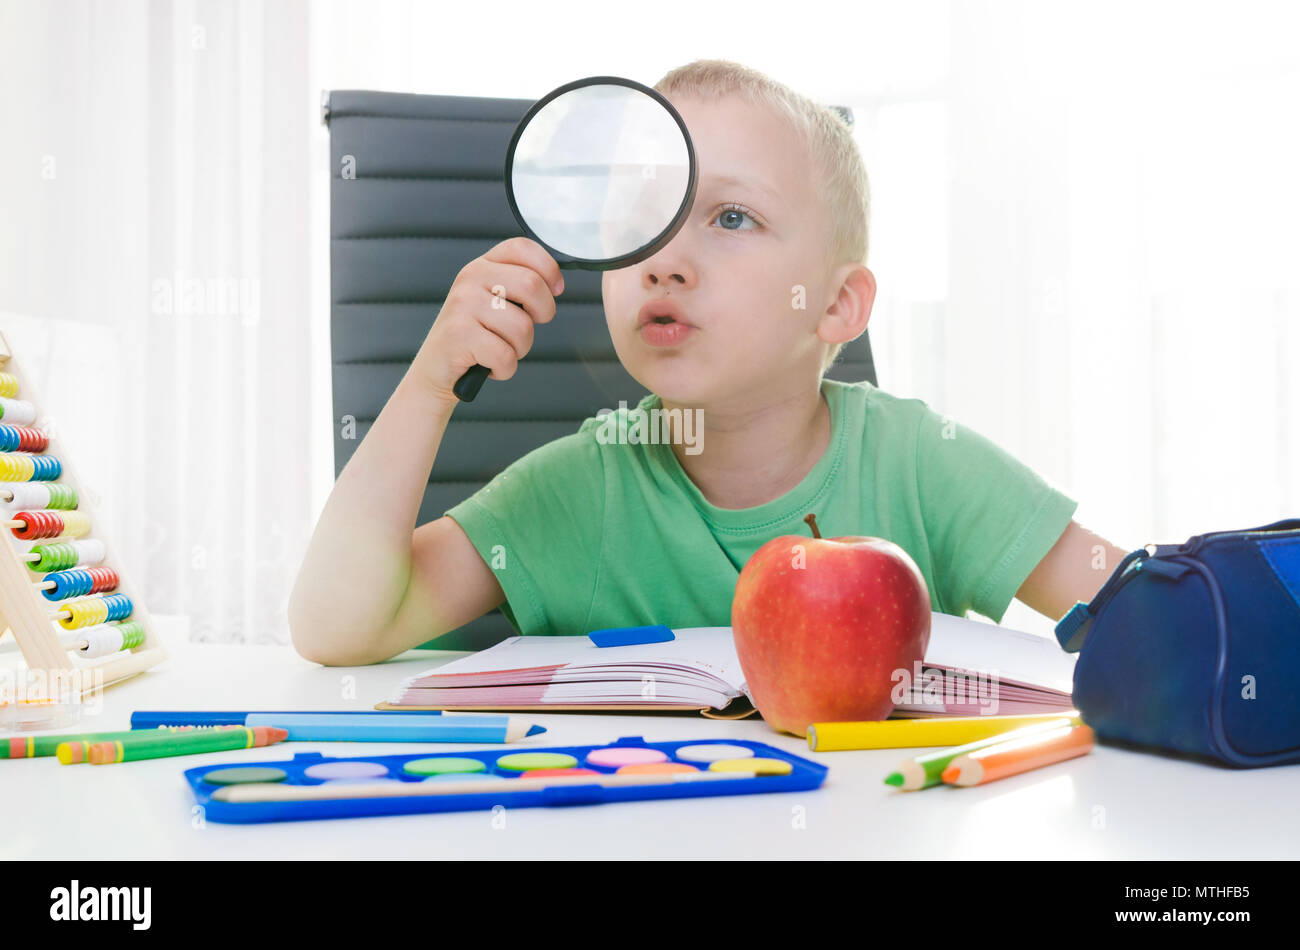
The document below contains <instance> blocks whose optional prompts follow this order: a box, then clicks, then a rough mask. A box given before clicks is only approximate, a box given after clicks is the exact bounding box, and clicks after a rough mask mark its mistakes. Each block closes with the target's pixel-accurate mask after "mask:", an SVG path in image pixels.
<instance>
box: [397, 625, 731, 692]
mask: <svg viewBox="0 0 1300 950" xmlns="http://www.w3.org/2000/svg"><path fill="white" fill-rule="evenodd" d="M673 635H674V637H675V639H673V640H670V641H668V642H666V643H644V644H636V645H633V646H623V647H598V646H596V645H595V644H594V643H592V642H591V640H590V639H589V638H587V637H574V636H564V637H539V636H531V637H510V638H509V639H507V640H503V641H502V642H501V643H498V644H496V645H495V646H492V647H489V648H488V649H486V650H480V651H479V652H478V653H472V654H470V655H469V656H466V657H462V658H461V659H459V660H453V661H452V662H450V663H447V664H445V665H444V666H439V667H435V668H434V669H431V670H426V671H425V672H423V673H420V674H418V675H417V676H415V677H414V678H413V679H412V680H411V681H409V682H411V683H413V684H415V685H420V686H434V685H439V686H441V685H447V686H451V685H458V682H457V681H458V680H473V681H475V682H477V683H482V682H484V677H479V676H472V675H468V674H481V673H490V674H493V675H492V676H491V680H492V681H494V682H504V681H508V680H509V679H511V677H510V674H519V673H523V672H525V671H535V670H553V671H555V670H559V669H561V668H563V669H565V670H566V672H567V671H572V670H577V669H582V670H589V671H590V670H596V669H606V670H622V669H625V668H628V667H632V668H633V670H628V672H629V674H631V673H632V672H633V671H635V673H636V675H637V677H638V678H639V676H640V673H641V672H642V668H643V667H644V666H646V665H647V664H653V665H660V666H665V667H668V668H674V667H675V668H678V669H685V670H696V671H698V672H701V673H705V674H709V675H711V676H715V677H717V678H718V679H720V680H722V681H723V682H724V683H726V684H727V685H728V686H731V687H732V688H739V686H740V682H741V680H743V679H744V675H743V674H742V673H741V671H740V661H739V660H738V659H737V658H736V647H735V644H734V643H733V642H732V639H731V628H730V627H685V628H682V629H680V630H674V631H673Z"/></svg>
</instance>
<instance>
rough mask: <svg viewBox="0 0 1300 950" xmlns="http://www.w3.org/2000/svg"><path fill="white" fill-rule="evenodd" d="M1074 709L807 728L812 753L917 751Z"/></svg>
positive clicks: (1073, 713) (824, 724) (1048, 718)
mask: <svg viewBox="0 0 1300 950" xmlns="http://www.w3.org/2000/svg"><path fill="white" fill-rule="evenodd" d="M1077 715H1078V711H1077V710H1074V709H1066V710H1062V711H1061V712H1059V713H1047V714H1043V713H1036V714H1034V715H1028V716H943V717H935V718H933V719H885V720H881V721H878V722H815V723H813V724H812V725H810V726H809V727H808V748H810V749H812V750H813V751H814V752H836V751H840V750H843V749H919V748H926V747H930V746H934V747H938V746H952V745H960V744H961V743H963V742H974V741H976V740H977V739H987V738H989V737H990V736H995V735H997V734H998V733H1000V732H1009V731H1010V730H1012V729H1018V728H1020V727H1021V726H1031V725H1033V724H1034V723H1039V722H1050V721H1051V720H1053V719H1060V718H1061V717H1062V716H1077Z"/></svg>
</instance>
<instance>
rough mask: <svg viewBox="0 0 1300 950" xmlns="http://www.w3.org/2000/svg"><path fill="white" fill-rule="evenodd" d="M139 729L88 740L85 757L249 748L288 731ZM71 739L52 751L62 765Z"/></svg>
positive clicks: (69, 760) (116, 758)
mask: <svg viewBox="0 0 1300 950" xmlns="http://www.w3.org/2000/svg"><path fill="white" fill-rule="evenodd" d="M137 731H138V732H141V733H143V734H144V735H142V737H141V738H138V739H136V738H128V739H114V740H112V741H109V742H95V743H92V744H91V746H90V750H89V758H90V762H91V764H92V765H108V764H110V763H115V762H134V761H136V760H138V759H160V758H163V757H165V756H172V755H197V754H199V753H202V752H224V751H226V750H227V749H249V748H252V747H254V746H264V745H272V744H274V743H276V742H281V741H283V740H284V738H285V737H286V736H287V735H288V733H287V732H286V731H285V730H284V729H274V728H272V727H270V726H257V727H256V728H253V729H249V728H248V727H247V726H235V727H234V728H231V729H213V730H196V731H194V732H185V733H175V734H172V735H166V736H155V735H153V734H152V733H153V730H144V729H141V730H137ZM73 745H74V744H73V743H68V742H65V743H63V744H62V745H60V746H59V747H58V749H57V750H56V751H55V755H56V756H58V759H59V761H60V762H61V763H63V764H64V765H73V764H76V762H77V761H80V760H79V759H78V758H77V755H78V752H77V751H74V749H73Z"/></svg>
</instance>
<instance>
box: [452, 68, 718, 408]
mask: <svg viewBox="0 0 1300 950" xmlns="http://www.w3.org/2000/svg"><path fill="white" fill-rule="evenodd" d="M505 182H506V198H507V199H508V200H509V202H510V210H511V211H512V212H513V213H514V216H515V219H516V220H517V221H518V222H519V226H520V227H521V228H523V230H524V234H526V235H527V236H528V237H530V238H532V239H533V240H534V241H536V242H537V243H538V244H540V245H542V247H544V248H546V250H547V251H548V252H549V253H550V255H551V256H552V257H554V258H555V261H556V263H558V264H559V265H560V267H561V268H562V269H566V270H567V269H577V270H594V271H606V270H617V269H618V268H620V267H629V266H631V265H632V264H636V263H638V262H640V261H643V260H645V259H646V258H648V257H650V256H652V255H654V254H656V253H657V252H658V251H659V250H660V249H661V248H662V247H663V246H664V245H665V244H667V243H668V242H669V241H671V240H672V239H673V236H674V235H675V234H676V233H677V232H678V231H679V230H681V227H682V225H683V224H685V223H686V219H687V217H689V216H690V213H691V206H692V205H693V204H694V202H695V182H696V166H695V148H694V147H693V146H692V145H691V136H690V133H689V132H687V131H686V123H685V122H683V121H682V117H681V116H680V115H679V114H678V112H677V110H676V109H674V108H673V106H672V104H671V103H669V101H668V100H667V99H665V98H664V97H663V96H662V95H660V94H659V93H658V92H656V91H655V90H654V89H651V88H649V87H648V86H643V85H641V84H640V83H638V82H633V81H632V80H630V79H622V78H619V77H617V76H590V77H588V78H586V79H579V80H576V81H575V82H571V83H566V84H565V85H563V86H560V87H559V88H558V89H555V90H553V91H552V92H549V93H547V94H546V95H545V96H543V97H542V98H541V99H539V100H538V101H537V102H536V103H534V104H533V106H532V108H530V109H529V110H528V112H527V113H526V114H525V115H524V117H523V119H521V120H520V122H519V125H518V126H517V127H516V128H515V133H514V135H513V136H511V138H510V147H509V148H508V149H507V150H506V171H505ZM511 302H512V303H514V302H515V301H511ZM490 372H491V370H490V369H488V367H486V366H473V367H471V368H470V369H468V370H466V372H465V374H464V375H463V376H461V378H460V379H459V380H458V381H457V382H456V385H455V386H453V387H452V391H453V392H455V394H456V395H457V396H458V397H459V398H460V400H461V401H462V402H472V401H473V399H474V397H475V396H477V395H478V391H479V388H480V387H481V386H482V385H483V380H485V379H487V377H488V374H489V373H490Z"/></svg>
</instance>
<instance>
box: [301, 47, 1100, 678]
mask: <svg viewBox="0 0 1300 950" xmlns="http://www.w3.org/2000/svg"><path fill="white" fill-rule="evenodd" d="M656 88H657V89H658V90H659V91H660V92H661V93H663V94H664V95H665V96H666V97H667V98H669V100H670V101H672V102H673V104H674V106H675V107H676V108H677V109H678V110H679V111H680V112H681V114H682V117H683V119H684V120H685V122H686V124H687V127H688V128H689V129H690V131H691V136H692V140H693V142H694V145H695V149H696V154H697V159H698V163H699V176H700V177H699V186H698V190H697V194H696V198H695V204H694V209H693V211H692V214H691V217H690V218H689V219H688V220H687V223H686V224H685V226H684V227H683V228H682V230H681V231H680V232H679V233H678V234H677V235H676V236H675V237H674V238H673V240H672V241H671V242H670V243H669V244H668V245H667V246H665V247H664V248H663V249H662V250H660V251H659V252H658V253H657V254H655V255H654V256H653V257H651V258H649V259H648V260H645V261H643V262H641V263H640V264H636V265H633V266H631V267H626V268H623V269H621V270H617V271H606V272H605V273H604V275H603V280H602V293H603V299H604V306H605V317H606V322H607V324H608V326H609V332H610V336H611V338H612V340H613V343H614V348H615V351H616V352H617V354H618V357H619V360H620V361H621V362H622V364H623V366H624V367H625V368H626V369H627V370H628V372H629V373H630V374H631V375H632V377H633V378H635V379H636V380H637V381H638V382H640V383H641V384H642V385H643V386H645V388H646V389H648V390H649V391H650V392H651V393H652V395H650V396H647V397H646V399H645V400H643V401H642V403H641V404H640V406H638V407H637V409H636V410H632V411H631V412H629V411H628V410H627V409H625V408H623V409H620V410H619V411H618V413H617V414H615V415H614V417H613V419H612V420H611V419H609V418H603V417H599V416H597V417H592V418H589V419H587V420H586V421H585V422H583V424H582V426H581V427H580V429H579V430H578V431H577V432H576V433H573V434H571V435H568V436H565V437H563V438H560V439H557V440H555V441H554V442H550V443H548V444H546V445H544V446H541V447H540V448H538V449H536V450H535V451H533V452H531V453H529V454H528V455H526V456H525V457H524V458H522V459H520V460H518V461H516V462H515V463H514V464H512V465H511V466H509V467H508V468H507V469H506V470H505V471H504V472H502V473H501V474H499V475H498V476H497V477H496V478H495V479H493V481H492V482H491V483H489V484H488V485H486V486H484V487H483V488H482V489H481V490H480V491H479V492H477V493H476V494H475V495H474V496H472V497H471V498H468V499H466V500H465V501H463V502H462V503H460V504H459V505H457V506H455V507H454V508H452V509H450V510H449V511H448V512H447V513H446V515H444V516H443V517H442V518H439V519H437V520H435V521H433V522H431V523H429V524H424V525H421V526H420V527H419V528H415V529H414V531H412V529H413V527H414V523H415V518H416V513H417V511H418V508H419V505H420V501H421V498H422V495H423V492H424V488H425V485H426V482H427V478H428V473H429V471H430V468H431V466H432V465H434V464H435V456H436V454H437V450H438V446H439V443H440V442H441V440H442V435H443V432H444V431H445V428H446V425H447V421H448V419H449V418H450V416H451V414H452V412H453V410H454V409H455V407H456V405H457V399H456V397H455V395H454V394H453V392H452V386H453V385H454V384H455V382H456V380H458V379H459V378H460V375H461V374H462V373H463V372H464V371H465V370H467V369H468V368H469V367H470V366H473V365H474V364H475V363H479V364H482V365H484V366H488V367H490V368H491V370H492V374H491V376H492V378H493V379H496V380H507V379H509V378H510V377H511V376H512V375H514V372H515V369H516V367H517V365H518V361H519V360H520V359H521V358H523V356H524V354H526V353H527V352H528V350H529V348H530V347H531V346H532V342H533V333H534V326H535V324H545V323H548V322H550V320H551V319H552V318H553V317H554V316H555V309H556V308H555V295H558V294H560V293H562V292H563V277H562V275H561V272H560V269H559V267H558V266H557V265H556V263H555V261H554V260H553V259H552V258H551V257H550V255H549V254H547V252H546V251H545V250H544V249H543V248H542V247H541V246H540V245H538V244H536V243H535V242H533V241H530V240H527V239H525V238H515V239H512V240H508V241H504V242H502V243H501V244H498V245H497V246H496V247H494V248H492V249H491V250H490V251H488V252H487V253H486V254H484V255H483V256H482V257H480V258H478V259H476V260H474V261H471V262H470V263H469V264H468V265H466V267H465V268H464V269H462V270H461V272H460V274H459V275H458V276H457V278H456V280H455V282H454V283H453V285H452V287H451V289H450V291H449V292H448V295H447V299H446V301H445V302H444V304H443V306H442V309H441V310H440V311H439V314H438V317H437V319H436V321H435V322H434V325H433V327H432V328H431V329H430V331H429V334H428V336H427V338H426V339H425V342H424V344H423V346H422V347H421V349H420V352H419V353H418V354H417V355H416V357H415V359H414V361H413V362H412V364H411V367H410V369H409V370H408V371H407V373H406V375H405V377H404V378H403V379H402V382H401V383H400V384H399V386H398V388H397V390H396V391H395V392H394V394H393V396H392V398H391V399H390V400H389V401H388V403H387V405H386V406H385V407H384V410H383V412H382V413H381V414H380V416H379V418H378V419H377V420H376V421H375V423H374V425H373V427H372V429H371V431H370V433H369V434H368V435H367V437H366V438H365V440H364V441H363V442H362V444H361V445H360V446H359V447H358V448H357V451H356V453H355V454H354V455H353V457H352V459H351V460H350V461H349V463H348V465H347V467H346V468H345V469H344V470H343V472H342V474H341V475H340V476H339V479H338V481H337V483H336V485H335V487H334V489H333V492H332V494H331V495H330V498H329V501H328V503H327V505H326V507H325V510H324V512H323V513H322V515H321V519H320V522H319V524H318V525H317V528H316V531H315V534H314V535H313V538H312V541H311V544H310V546H309V548H308V551H307V555H306V558H305V560H304V563H303V566H302V569H301V573H300V574H299V577H298V581H297V583H296V585H295V587H294V591H293V595H292V597H291V599H290V604H289V621H290V627H291V630H292V634H293V642H294V645H295V646H296V648H297V649H298V651H299V652H300V653H301V654H302V655H303V656H305V657H307V658H308V659H311V660H314V661H316V662H319V663H324V664H333V665H358V664H364V663H373V662H377V661H380V660H383V659H386V658H388V657H391V656H393V655H394V654H396V653H399V652H400V651H402V650H405V649H409V648H411V647H414V646H417V645H419V644H421V643H423V642H425V641H428V640H432V639H435V638H436V637H438V636H440V635H442V634H444V633H447V632H449V631H451V630H454V629H456V628H458V627H460V626H462V625H463V624H465V623H468V622H469V621H470V620H472V619H474V618H476V617H478V616H481V615H482V614H484V613H486V612H488V611H490V610H491V609H493V608H494V607H497V606H500V607H501V608H502V612H503V613H505V615H506V617H507V618H508V619H509V620H510V622H511V623H512V624H513V625H514V627H515V628H516V629H517V630H519V631H520V632H521V633H524V634H538V633H545V634H576V635H583V634H586V633H587V632H589V631H591V630H594V629H599V628H603V627H620V626H632V625H638V624H650V623H662V624H667V625H669V626H673V627H690V626H726V625H729V624H730V612H731V596H732V593H733V592H734V589H735V584H736V579H737V576H738V574H739V571H740V569H741V568H742V567H743V566H744V564H745V562H746V561H747V560H748V558H749V556H750V555H752V554H753V552H754V551H755V550H757V549H758V547H759V546H761V545H762V544H763V543H764V542H766V541H767V540H769V539H770V538H773V537H775V536H777V535H782V534H796V535H806V534H808V526H807V525H806V524H805V523H804V521H803V518H804V516H805V515H807V514H808V513H810V512H811V513H814V514H816V516H817V520H818V524H819V527H820V530H821V532H822V533H823V534H824V535H825V536H826V537H835V536H840V535H874V536H878V537H884V538H888V539H890V540H892V541H894V542H895V543H897V544H899V545H900V546H901V547H902V548H903V549H904V550H906V551H907V552H908V554H909V555H911V557H912V558H913V560H915V561H916V563H917V565H918V567H919V568H920V569H921V572H922V574H923V575H924V576H925V579H926V583H927V586H928V588H929V592H930V598H931V607H932V609H934V610H936V611H943V612H948V613H955V614H959V615H960V614H964V613H965V612H966V611H967V610H968V609H974V610H976V611H979V612H980V613H983V614H985V615H986V616H988V617H991V618H992V619H994V620H998V619H1000V618H1001V616H1002V614H1003V612H1004V611H1005V609H1006V606H1007V604H1008V603H1009V601H1010V599H1011V597H1012V596H1013V595H1015V596H1018V597H1019V598H1020V599H1021V600H1022V601H1024V602H1025V603H1027V604H1029V606H1031V607H1032V608H1034V609H1035V610H1037V611H1039V612H1041V613H1044V614H1046V615H1047V616H1049V617H1053V618H1058V617H1060V616H1061V615H1062V614H1063V613H1064V612H1065V611H1066V610H1067V609H1068V608H1069V607H1070V606H1071V605H1072V604H1073V603H1074V602H1075V601H1076V600H1087V599H1089V598H1091V596H1092V595H1093V593H1095V592H1096V590H1097V589H1098V588H1099V587H1100V586H1101V584H1102V583H1103V582H1104V581H1105V579H1106V577H1107V576H1108V575H1109V573H1110V570H1111V569H1112V568H1113V567H1114V565H1116V564H1118V563H1119V560H1120V559H1121V558H1122V556H1123V554H1124V552H1123V551H1121V550H1120V549H1119V548H1117V547H1115V546H1114V545H1112V544H1110V543H1109V542H1107V541H1105V540H1103V539H1101V538H1099V537H1097V536H1096V535H1094V534H1092V533H1091V532H1088V531H1086V530H1085V529H1083V528H1082V527H1080V526H1079V525H1078V524H1077V523H1075V522H1074V521H1073V520H1071V515H1072V514H1073V512H1074V509H1075V507H1076V503H1075V502H1074V501H1072V500H1071V499H1069V498H1068V497H1066V496H1065V495H1063V494H1062V493H1060V492H1059V491H1057V490H1055V489H1054V488H1052V487H1051V486H1049V485H1048V484H1047V483H1046V482H1044V481H1043V480H1042V479H1041V478H1039V477H1038V476H1037V475H1036V474H1035V473H1034V472H1032V471H1031V470H1030V469H1028V468H1027V467H1025V466H1024V465H1022V464H1021V463H1019V462H1018V461H1016V460H1015V459H1013V458H1012V457H1011V456H1009V455H1008V454H1006V453H1005V452H1003V451H1002V450H1001V449H999V448H998V447H996V446H995V445H994V444H993V443H991V442H989V441H988V440H986V439H984V438H983V437H981V436H979V435H978V434H976V433H974V432H972V431H970V430H969V429H966V428H964V427H962V426H959V425H957V424H956V423H954V422H951V421H950V420H946V419H944V418H942V417H940V416H939V415H938V414H936V413H935V412H933V411H932V410H930V409H929V407H928V406H926V404H925V403H923V402H921V401H920V400H916V399H900V398H897V397H894V396H890V395H888V394H887V393H884V392H883V391H881V390H879V389H877V388H875V387H873V386H871V385H870V384H868V383H865V382H862V383H855V384H847V383H841V382H837V381H834V380H827V379H823V378H822V374H823V373H824V372H825V371H826V369H827V368H828V367H829V366H830V364H831V362H832V361H833V360H834V358H835V356H836V355H837V354H838V352H839V349H840V347H841V346H843V344H845V343H847V342H849V341H852V340H854V339H856V338H857V337H858V336H859V335H861V333H862V332H863V331H864V330H865V329H866V326H867V321H868V318H869V317H870V314H871V307H872V303H873V300H874V298H875V292H876V285H875V278H874V277H873V276H872V273H871V271H870V270H868V269H867V268H866V266H865V264H864V262H865V260H866V253H867V217H868V209H869V199H868V191H867V180H866V172H865V170H864V168H863V165H862V159H861V157H860V155H859V153H858V150H857V147H856V145H855V143H854V142H853V139H852V135H851V133H850V132H849V129H848V127H847V125H846V124H845V123H844V122H843V121H842V120H840V119H839V118H838V117H837V116H835V115H834V113H833V112H831V111H830V110H828V109H826V108H824V107H821V106H818V105H816V104H814V103H812V102H810V101H809V100H807V99H805V98H803V97H802V96H799V95H797V94H795V93H793V92H791V91H790V90H789V89H787V88H786V87H784V86H781V85H780V84H778V83H775V82H773V81H772V80H770V79H768V78H767V77H766V76H764V75H763V74H761V73H758V72H756V71H754V70H751V69H748V68H746V67H743V66H740V65H738V64H735V63H730V62H727V61H719V60H703V61H697V62H695V63H691V64H689V65H687V66H683V67H681V68H679V69H676V70H673V71H672V72H670V73H669V74H668V75H667V76H665V77H664V78H663V79H662V80H660V82H659V84H658V85H657V86H656ZM494 286H502V287H504V288H505V290H506V293H505V295H504V296H505V297H506V298H508V299H509V300H511V301H519V303H520V304H521V306H515V305H514V304H507V306H506V307H505V308H504V309H500V308H494V307H493V306H492V301H493V294H492V288H493V287H494ZM543 332H545V331H543ZM655 409H664V410H669V413H668V417H669V418H672V419H673V420H674V424H673V426H672V429H671V432H670V434H671V435H672V439H671V441H670V444H663V443H662V442H652V443H650V444H646V443H645V442H639V441H635V440H633V439H627V438H622V437H618V438H611V437H610V436H611V432H612V433H613V434H615V435H619V434H621V435H628V434H629V432H630V430H631V429H632V428H635V427H636V414H637V412H641V413H650V412H652V411H653V410H655ZM674 410H676V411H677V412H676V413H674V412H673V411H674ZM687 413H691V414H693V415H692V417H691V420H692V421H694V420H699V423H700V424H699V425H698V426H696V430H697V435H696V437H694V438H691V439H687V438H686V434H687V432H688V431H689V430H688V429H687V426H686V425H685V424H684V422H683V420H685V419H686V414H687ZM611 422H612V424H611ZM700 436H702V438H700ZM688 443H689V444H688Z"/></svg>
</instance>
